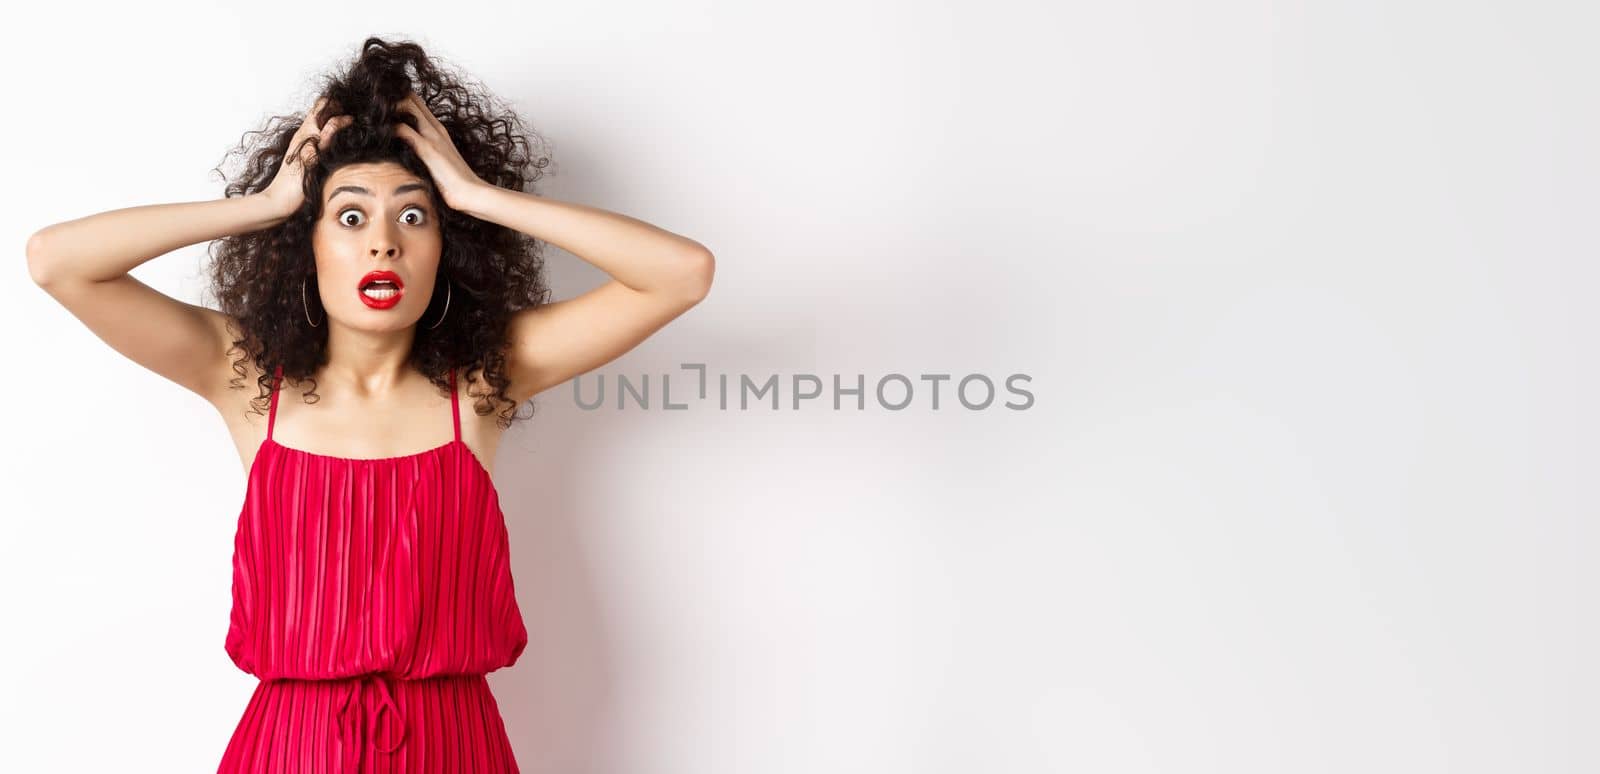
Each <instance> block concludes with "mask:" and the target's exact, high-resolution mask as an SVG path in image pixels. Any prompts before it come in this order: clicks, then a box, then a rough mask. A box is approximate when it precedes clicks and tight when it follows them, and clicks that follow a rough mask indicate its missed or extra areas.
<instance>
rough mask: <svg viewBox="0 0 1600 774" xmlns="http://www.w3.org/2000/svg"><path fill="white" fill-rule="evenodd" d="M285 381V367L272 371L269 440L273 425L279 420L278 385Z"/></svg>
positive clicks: (268, 418) (268, 426)
mask: <svg viewBox="0 0 1600 774" xmlns="http://www.w3.org/2000/svg"><path fill="white" fill-rule="evenodd" d="M282 381H283V366H282V365H278V366H274V367H273V369H272V407H271V409H269V410H268V411H267V438H268V439H269V440H270V439H271V438H272V423H273V422H274V421H276V420H277V418H278V383H279V382H282Z"/></svg>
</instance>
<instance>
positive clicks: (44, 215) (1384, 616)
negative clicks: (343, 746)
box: [0, 0, 1600, 774]
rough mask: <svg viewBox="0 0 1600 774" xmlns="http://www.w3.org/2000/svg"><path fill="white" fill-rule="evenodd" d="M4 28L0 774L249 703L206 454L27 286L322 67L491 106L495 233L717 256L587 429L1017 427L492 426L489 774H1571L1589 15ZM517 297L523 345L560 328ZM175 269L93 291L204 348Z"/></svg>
mask: <svg viewBox="0 0 1600 774" xmlns="http://www.w3.org/2000/svg"><path fill="white" fill-rule="evenodd" d="M17 13H22V14H27V15H29V16H24V17H15V18H13V23H11V24H7V25H6V27H7V30H6V32H5V33H4V40H3V41H0V42H3V43H4V45H3V46H0V52H3V53H0V63H3V65H4V66H5V71H6V72H7V73H8V74H9V77H8V78H7V82H6V92H7V93H6V94H5V104H6V109H5V118H4V120H3V121H0V126H3V129H0V131H3V132H4V133H5V137H4V140H3V142H0V153H3V154H4V155H3V158H0V163H3V167H0V169H3V170H4V178H3V180H0V185H3V190H4V194H3V195H4V196H5V198H6V201H5V203H6V217H5V218H3V219H0V231H3V234H0V236H3V240H4V243H5V244H7V245H9V246H10V248H11V249H10V250H9V252H8V254H9V255H10V256H11V257H10V260H9V262H8V268H7V269H6V273H5V274H4V276H3V278H0V324H3V325H4V328H5V331H6V332H7V333H6V335H5V336H4V345H3V346H4V351H3V353H0V355H3V357H4V366H5V373H6V378H5V379H4V383H3V386H0V391H3V394H0V412H3V417H0V420H3V425H0V426H3V427H4V428H5V432H6V441H5V443H4V444H3V447H0V453H3V454H4V455H5V457H6V459H5V461H4V465H3V466H0V476H3V477H4V480H3V481H0V485H3V492H4V495H3V498H4V500H3V505H0V510H3V512H4V517H3V519H0V589H3V591H0V627H3V630H0V664H3V666H0V770H5V771H15V772H56V771H63V772H65V771H71V772H76V771H85V772H87V771H129V772H133V771H137V772H158V771H159V772H176V771H186V772H187V771H196V772H198V771H214V770H215V768H216V765H217V762H218V761H219V760H220V758H221V755H222V752H223V749H224V746H225V745H226V743H227V740H228V738H229V736H230V734H231V733H232V731H233V729H234V726H235V724H236V723H237V722H238V720H239V714H240V712H241V711H242V710H243V708H244V706H245V703H246V701H247V699H248V697H249V695H250V692H251V689H252V687H253V685H254V678H252V677H251V676H249V675H246V674H244V673H242V672H240V671H238V670H237V669H236V668H235V667H234V666H233V664H232V663H231V662H230V661H229V660H228V658H227V655H226V654H225V652H224V650H223V638H224V635H225V633H226V629H227V613H228V605H229V582H230V565H229V559H230V553H231V550H232V537H233V531H234V527H235V519H236V516H237V514H238V511H239V507H240V504H241V502H242V500H241V498H242V492H243V484H244V478H243V471H242V470H240V465H239V460H238V457H237V454H236V453H235V450H234V448H233V446H232V444H231V443H230V442H229V439H228V436H227V433H226V431H225V429H224V427H223V424H222V422H221V419H220V417H219V416H218V415H217V414H216V413H215V412H214V411H213V410H212V408H211V407H210V406H209V405H208V404H206V403H204V402H203V401H202V400H201V399H199V398H197V397H195V396H193V395H192V394H190V393H188V392H186V391H184V390H182V389H181V388H179V387H177V386H176V385H174V384H172V383H169V382H167V381H165V380H163V379H162V378H160V377H158V376H156V375H155V374H153V373H151V372H149V371H146V370H144V369H142V368H140V367H138V366H137V365H135V364H133V363H131V362H130V361H127V360H125V359H123V358H121V357H120V356H119V355H117V354H116V353H115V352H114V351H113V350H111V349H110V348H108V347H107V346H106V345H104V344H103V343H101V342H100V341H99V340H98V339H97V338H95V337H94V336H93V334H92V333H90V332H89V331H88V330H87V329H86V328H84V327H83V326H82V325H81V324H80V323H78V322H77V321H76V319H75V318H73V317H72V316H71V315H70V314H69V313H68V312H67V311H66V310H65V309H63V308H61V307H59V306H58V305H56V304H55V302H54V301H53V300H52V299H51V298H50V297H49V296H48V295H46V294H45V293H44V292H43V291H41V290H40V289H38V288H37V287H36V286H34V285H33V284H32V283H31V281H30V280H29V278H28V274H27V270H26V266H25V261H24V252H23V246H24V244H25V242H26V240H27V237H28V235H29V234H30V233H32V231H34V230H35V229H37V228H40V227H43V226H45V225H48V224H50V223H54V222H58V221H62V220H67V219H71V218H76V217H80V216H83V215H87V214H90V213H93V212H99V211H103V210H109V209H116V208H121V207H128V206H135V205H139V204H150V203H158V202H173V201H196V200H202V199H211V198H220V197H221V195H222V191H221V184H220V182H218V180H217V178H216V177H215V176H213V175H212V174H211V173H210V169H211V168H212V167H213V166H216V165H217V164H218V163H220V162H221V161H222V157H223V154H224V153H225V152H226V151H227V150H228V149H229V148H230V147H232V146H233V145H234V144H235V143H236V142H237V140H238V139H239V137H240V135H241V134H242V133H243V132H245V131H246V130H249V129H254V128H257V127H258V126H259V124H260V122H261V121H262V119H264V118H265V117H266V116H268V115H269V114H274V113H278V114H287V113H290V112H294V111H299V110H304V109H305V108H306V106H307V105H309V102H310V99H311V97H312V96H314V86H315V83H314V80H313V78H314V76H315V75H316V74H318V73H320V72H323V71H326V70H327V69H328V68H330V67H332V66H334V65H336V64H340V63H342V62H344V61H345V60H347V59H348V57H349V55H350V54H351V53H352V52H353V51H354V50H355V47H356V46H357V45H358V44H359V42H360V40H361V39H362V38H363V37H364V36H366V35H368V34H383V35H394V36H404V37H410V38H412V39H415V40H417V41H418V42H422V43H423V44H424V45H425V46H427V47H428V49H429V51H430V53H432V54H435V55H437V56H440V57H441V58H444V59H446V60H447V61H449V62H450V63H452V64H454V65H456V66H459V67H460V68H462V69H464V70H465V71H467V72H469V73H470V74H472V75H473V76H474V77H476V78H478V79H480V80H482V81H483V83H484V84H486V85H487V86H488V87H489V88H491V89H492V90H493V91H494V92H495V93H496V94H497V95H499V96H501V97H504V98H505V99H507V100H509V101H510V102H511V103H512V104H513V105H514V106H515V107H517V109H518V110H519V111H520V112H521V113H522V115H524V116H525V117H526V118H527V119H528V120H529V121H530V122H531V123H532V125H533V126H535V127H536V128H537V129H538V130H539V131H540V132H541V133H543V134H545V135H546V136H547V137H549V138H550V139H551V141H552V144H553V151H554V158H555V160H556V164H557V167H558V170H557V171H556V173H555V174H554V175H553V176H552V177H550V178H548V179H547V180H546V181H545V182H544V183H543V184H542V188H541V192H542V193H543V194H544V195H546V196H550V197H553V198H557V199H563V200H569V201H576V202H580V203H584V204H589V205H593V206H599V207H603V208H606V209H610V210H614V211H618V212H623V213H627V214H629V215H632V216H634V217H638V218H641V219H643V220H646V221H649V222H652V223H655V224H657V225H660V226H662V227H663V228H667V229H669V230H672V231H675V232H678V233H681V234H684V235H687V236H689V237H691V238H694V239H696V240H698V241H700V242H702V243H704V244H705V245H707V246H708V247H710V248H711V249H712V250H713V251H714V252H715V254H716V256H717V275H716V284H715V286H714V288H713V290H712V292H711V295H710V296H709V297H708V298H707V300H706V301H705V302H704V303H703V304H702V305H701V306H699V307H697V308H696V309H694V310H693V311H691V312H690V313H689V314H687V315H685V316H684V317H683V318H680V319H679V320H678V321H676V322H675V323H673V324H672V325H671V326H669V327H668V328H667V329H666V330H664V331H663V332H662V333H660V334H659V335H658V336H656V337H655V338H653V339H651V340H650V341H648V342H646V343H645V344H644V345H643V346H641V347H640V348H638V349H637V350H635V351H633V352H631V353H630V354H628V355H627V356H626V357H624V358H622V359H621V360H619V361H616V362H614V363H612V364H610V365H608V366H606V367H605V368H603V369H601V372H600V373H603V374H605V375H607V376H608V377H609V378H614V377H615V375H618V374H628V375H630V376H632V377H633V378H635V379H637V378H638V376H639V375H640V374H643V373H652V374H660V373H662V372H664V371H671V370H675V369H676V368H677V366H678V364H679V363H684V362H703V363H706V364H707V367H708V368H709V369H710V371H711V372H712V373H713V374H717V373H726V374H730V375H733V376H734V378H737V375H739V374H748V375H750V376H751V377H752V378H755V379H757V380H762V379H765V378H766V377H767V376H769V375H771V374H774V373H776V374H779V375H780V377H782V378H787V377H788V376H789V375H791V374H793V373H797V372H807V373H814V374H818V375H819V376H821V377H822V378H823V379H824V380H825V381H828V380H831V378H832V376H833V375H835V374H838V375H841V377H842V378H845V379H851V380H853V379H854V377H855V375H856V374H864V375H865V376H866V379H867V381H868V384H869V385H870V384H872V383H873V381H874V380H876V379H877V378H879V377H881V376H883V375H885V374H889V373H901V374H906V375H908V376H909V377H911V378H912V379H913V380H915V379H917V378H918V376H919V375H920V374H924V373H950V374H953V375H955V376H956V378H959V377H961V376H964V375H966V374H971V373H978V374H984V375H986V376H989V377H990V378H992V379H994V380H996V381H1000V380H1003V379H1004V378H1005V377H1006V376H1007V375H1010V374H1012V373H1026V374H1029V375H1030V376H1031V377H1032V382H1031V383H1030V384H1029V385H1028V387H1029V389H1030V390H1031V391H1032V392H1033V394H1034V396H1035V402H1034V405H1033V406H1032V407H1031V408H1030V409H1028V410H1024V411H1015V410H1010V409H1006V408H1003V407H1001V406H1000V405H999V403H1000V402H1001V401H1003V400H1005V399H1006V397H1007V396H1001V398H1000V400H999V401H997V402H996V404H995V405H993V406H991V407H990V408H989V409H987V410H983V411H969V410H966V409H964V408H962V407H961V406H960V405H959V404H958V403H955V402H954V401H953V400H951V399H950V394H949V392H948V387H949V383H946V385H945V387H946V390H945V393H944V394H943V395H942V396H941V403H940V409H939V410H933V409H932V408H931V406H930V404H929V403H928V401H927V398H926V395H919V398H918V400H916V401H915V402H914V403H913V404H912V406H911V407H909V408H907V409H906V410H902V411H888V410H885V409H883V408H881V407H877V406H875V405H872V403H873V400H872V398H871V396H870V394H869V407H868V409H867V410H865V411H857V410H854V409H853V408H850V409H847V410H842V411H838V412H835V411H833V410H832V408H831V401H813V402H812V403H813V404H814V405H808V406H805V407H803V408H801V409H799V410H794V409H791V408H789V407H788V405H787V403H785V405H784V407H783V408H781V409H779V410H776V411H774V410H772V409H771V408H763V409H750V410H746V411H739V410H736V409H729V410H721V409H719V408H718V407H717V405H716V403H715V402H714V401H705V402H698V403H694V404H693V405H691V408H690V409H688V410H684V411H674V412H668V411H662V410H659V408H655V409H652V410H649V411H640V410H637V409H632V410H622V411H618V410H616V409H614V408H610V409H606V410H599V411H592V412H586V411H582V410H580V409H578V408H577V406H576V405H575V403H574V401H573V396H572V392H571V389H570V388H571V385H570V384H569V385H565V386H563V387H560V388H557V389H555V390H553V391H551V392H548V393H545V394H544V395H542V396H540V397H539V398H538V400H537V404H538V409H539V413H538V416H537V417H536V418H535V419H534V420H533V421H532V422H530V423H527V424H523V425H519V426H518V429H517V430H515V431H514V434H513V435H511V436H508V437H507V439H506V441H505V443H504V444H503V446H502V448H501V451H500V453H499V456H498V459H497V460H496V464H495V470H494V474H495V478H496V480H497V481H498V483H499V486H500V488H501V491H502V496H503V500H504V504H505V508H506V514H507V519H508V522H509V523H510V530H511V534H512V550H513V552H514V556H515V562H514V565H513V569H514V575H515V579H516V583H517V588H518V594H519V597H520V599H521V604H522V609H523V611H524V616H525V619H526V622H527V625H528V629H529V631H530V637H531V643H530V645H529V649H528V651H527V652H526V653H525V655H524V656H523V658H522V660H521V661H520V662H519V663H518V664H517V665H516V666H515V667H513V668H511V669H508V670H502V671H499V672H496V673H493V674H492V675H491V677H490V680H491V685H492V686H493V688H494V690H495V694H496V696H497V697H498V698H499V701H500V704H501V709H502V712H503V714H504V717H505V720H506V725H507V728H508V730H509V732H510V734H511V736H512V738H513V740H514V744H515V751H516V754H517V757H518V760H519V763H520V764H521V766H522V769H523V771H525V772H562V773H563V774H565V773H568V772H581V773H584V774H821V773H822V772H827V773H829V774H836V773H837V774H855V773H858V772H859V773H861V774H867V773H868V772H871V773H873V774H881V773H884V772H894V773H895V774H902V773H903V774H933V773H938V774H973V773H975V772H984V773H986V774H987V773H989V772H995V773H1005V774H1013V773H1014V774H1034V773H1039V774H1043V773H1044V772H1096V773H1097V774H1099V773H1110V772H1116V773H1119V774H1120V773H1122V772H1130V773H1131V772H1184V773H1186V774H1187V773H1188V772H1227V773H1228V774H1240V773H1241V772H1274V773H1276V772H1285V771H1292V772H1356V771H1360V772H1373V771H1382V772H1406V773H1407V774H1414V773H1416V772H1452V773H1454V772H1506V771H1520V772H1584V771H1594V770H1596V769H1597V767H1600V752H1597V750H1600V748H1597V747H1596V746H1595V744H1594V729H1595V728H1596V724H1597V723H1600V709H1597V703H1596V700H1595V698H1594V697H1595V696H1596V695H1600V681H1597V677H1600V670H1597V668H1596V666H1595V653H1596V647H1597V645H1600V642H1597V636H1596V634H1597V627H1596V623H1595V614H1594V611H1595V607H1594V603H1593V600H1594V595H1593V589H1594V587H1595V583H1596V581H1597V580H1600V578H1597V570H1596V564H1595V563H1594V562H1593V561H1592V560H1591V555H1592V554H1593V553H1594V551H1595V548H1596V546H1597V542H1596V538H1597V537H1600V535H1597V528H1596V526H1595V523H1594V517H1595V515H1596V512H1595V506H1594V502H1595V500H1594V497H1593V491H1592V490H1593V487H1594V485H1593V481H1594V467H1595V463H1596V461H1597V459H1596V457H1597V452H1596V442H1595V440H1594V439H1595V437H1596V431H1597V429H1600V428H1597V426H1596V425H1597V422H1596V419H1597V416H1596V411H1595V409H1594V401H1593V395H1594V392H1595V389H1596V387H1597V386H1600V383H1597V371H1596V367H1595V364H1594V358H1593V355H1592V352H1593V349H1592V340H1593V339H1592V335H1591V333H1592V331H1594V330H1595V325H1596V322H1597V321H1596V319H1595V317H1596V315H1595V312H1594V311H1593V305H1592V303H1591V302H1592V299H1593V298H1594V296H1595V293H1596V281H1597V279H1600V267H1597V263H1596V260H1595V259H1596V257H1597V251H1596V240H1595V236H1594V234H1595V229H1594V226H1595V222H1596V219H1595V212H1596V205H1597V203H1600V195H1597V191H1600V189H1597V187H1596V179H1597V177H1596V172H1597V160H1600V154H1597V152H1596V143H1597V139H1596V138H1597V132H1596V130H1597V128H1600V120H1597V119H1600V111H1597V98H1596V90H1595V88H1594V73H1595V72H1596V67H1597V65H1600V62H1597V61H1596V60H1597V56H1596V54H1595V51H1596V49H1595V47H1594V45H1593V37H1594V35H1593V33H1594V29H1595V25H1596V23H1597V22H1600V13H1597V12H1596V11H1595V10H1594V9H1593V7H1592V6H1589V5H1587V4H1580V3H1575V2H1574V3H1565V4H1562V3H1554V2H1522V3H1512V2H1509V1H1503V2H1467V3H1445V2H1432V3H1423V2H1416V1H1415V0H1405V1H1403V2H1395V1H1394V0H1382V1H1379V0H1357V1H1355V2H1322V3H1290V2H1266V1H1265V0H1261V1H1257V2H1250V1H1240V0H1230V1H1225V2H1211V3H1183V2H1175V1H1174V0H1160V1H1156V2H1153V1H1151V0H1131V1H1129V2H1117V3H1070V4H1063V3H1058V2H1051V3H1044V2H1040V3H1034V4H1022V3H1015V2H986V3H965V4H952V3H930V2H922V3H916V4H912V3H910V2H902V3H888V2H861V1H860V0H857V2H851V3H844V2H838V1H837V0H834V1H830V2H821V3H817V2H810V3H798V4H796V3H745V2H722V3H710V2H699V3H682V2H675V3H660V2H649V3H644V2H640V3H630V4H597V3H559V4H548V3H520V2H519V3H509V2H507V3H495V4H481V3H480V4H474V3H384V4H380V5H372V4H362V5H359V6H351V7H348V8H347V7H345V6H344V5H343V4H333V3H325V4H312V5H304V6H295V5H292V4H286V3H274V4H259V3H257V4H249V5H247V6H239V7H237V8H227V7H218V6H215V5H213V4H199V3H195V4H166V5H160V6H151V5H149V4H137V3H135V4H122V5H119V6H109V5H108V6H106V7H103V8H92V9H86V8H84V7H82V6H78V5H72V4H62V3H46V4H39V5H30V6H27V7H25V8H23V9H19V10H18V11H17ZM549 255H550V269H551V278H552V281H553V284H554V287H555V290H556V295H557V297H569V296H571V295H575V294H576V293H578V292H581V291H582V290H585V289H588V288H589V287H593V286H594V285H597V284H599V282H600V281H601V280H602V279H603V277H602V275H600V274H599V273H598V272H597V271H596V270H594V269H593V268H592V267H589V266H588V265H587V264H585V263H584V262H583V261H581V260H580V259H578V258H576V257H574V256H571V255H569V254H565V253H562V252H560V251H558V250H553V249H552V250H551V251H550V253H549ZM204 256H205V253H204V249H203V245H195V246H192V247H189V248H186V249H183V250H179V251H177V252H175V253H173V254H170V255H166V256H162V257H160V258H157V259H155V260H152V261H151V262H149V263H147V264H145V265H143V266H141V267H140V268H138V269H136V270H135V271H134V274H135V276H137V277H139V278H140V279H141V280H143V281H145V282H147V283H149V284H151V285H153V286H155V287H157V288H158V289H161V290H163V291H164V292H167V293H169V294H172V295H174V296H177V297H180V298H183V299H185V300H189V301H191V302H197V301H198V300H199V299H200V297H201V291H202V289H203V287H204V282H205V280H204V274H203V273H202V272H201V262H202V260H203V259H204ZM678 386H679V385H678V384H677V383H675V384H674V388H675V392H674V399H675V400H678V399H681V398H680V393H679V392H677V388H678ZM684 394H686V391H685V393H684ZM847 405H853V404H847Z"/></svg>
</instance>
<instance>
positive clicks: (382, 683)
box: [334, 672, 406, 762]
mask: <svg viewBox="0 0 1600 774" xmlns="http://www.w3.org/2000/svg"><path fill="white" fill-rule="evenodd" d="M369 682H370V683H372V684H373V685H374V686H376V687H377V689H378V693H379V694H380V696H379V702H378V704H377V706H375V707H374V708H373V709H372V712H371V713H370V714H369V715H368V716H367V723H366V728H363V727H362V724H361V717H360V715H361V711H362V710H363V709H365V707H366V704H365V703H364V702H363V701H362V700H361V694H362V691H363V689H364V688H365V686H366V685H367V684H368V683H369ZM351 699H354V700H355V707H354V709H355V710H356V711H355V712H353V713H352V712H350V710H351V709H352V707H351V706H350V701H351ZM386 709H387V710H388V711H389V714H390V715H392V716H393V720H394V722H395V723H396V724H397V725H399V727H400V731H399V732H398V733H391V734H389V735H390V736H392V737H395V739H394V743H393V744H391V745H388V746H384V745H381V744H379V742H378V717H379V716H380V715H382V714H383V711H384V710H386ZM334 721H335V722H336V723H337V729H336V730H337V732H338V735H339V743H340V744H341V745H343V746H344V748H345V749H347V750H350V751H351V752H352V754H353V755H352V757H353V758H354V759H355V760H356V761H358V762H359V761H360V759H361V745H362V743H363V742H364V741H366V740H367V739H368V738H370V740H371V741H372V744H373V747H374V748H376V749H377V750H378V751H380V752H386V753H391V752H394V751H395V750H396V749H399V747H400V744H401V743H402V742H404V741H405V739H406V719H405V716H404V715H403V714H402V713H401V712H400V705H398V704H396V703H395V701H394V695H393V694H391V693H390V692H389V682H388V678H387V677H386V676H385V675H383V674H380V673H376V672H373V673H368V674H364V675H361V676H359V677H356V678H352V679H351V680H350V682H349V684H348V685H346V686H345V687H344V688H342V689H341V695H340V697H339V709H338V711H337V712H335V714H334ZM346 727H349V728H351V729H353V732H351V733H347V732H346V730H345V729H346ZM363 731H365V734H363Z"/></svg>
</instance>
